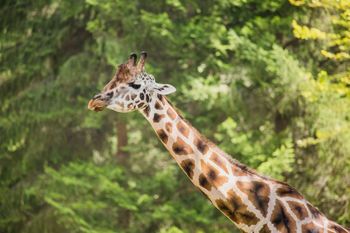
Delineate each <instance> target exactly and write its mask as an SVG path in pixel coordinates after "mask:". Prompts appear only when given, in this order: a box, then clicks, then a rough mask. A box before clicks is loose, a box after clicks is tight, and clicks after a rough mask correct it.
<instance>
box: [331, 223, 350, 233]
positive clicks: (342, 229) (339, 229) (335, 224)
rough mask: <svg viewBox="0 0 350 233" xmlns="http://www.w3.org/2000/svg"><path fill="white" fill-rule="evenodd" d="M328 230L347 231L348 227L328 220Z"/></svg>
mask: <svg viewBox="0 0 350 233" xmlns="http://www.w3.org/2000/svg"><path fill="white" fill-rule="evenodd" d="M328 232H332V233H333V232H336V233H348V232H349V229H348V230H347V229H345V228H344V227H342V226H340V225H339V224H337V223H335V222H329V224H328Z"/></svg>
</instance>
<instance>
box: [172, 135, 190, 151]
mask: <svg viewBox="0 0 350 233" xmlns="http://www.w3.org/2000/svg"><path fill="white" fill-rule="evenodd" d="M172 149H173V151H174V153H175V154H177V155H188V154H193V150H192V148H191V147H190V146H189V145H188V144H187V143H186V142H184V141H183V140H182V139H181V138H179V137H178V138H177V140H176V142H174V144H173V146H172Z"/></svg>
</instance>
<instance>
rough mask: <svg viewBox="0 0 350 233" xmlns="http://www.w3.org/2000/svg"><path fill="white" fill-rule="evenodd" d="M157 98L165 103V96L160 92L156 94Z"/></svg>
mask: <svg viewBox="0 0 350 233" xmlns="http://www.w3.org/2000/svg"><path fill="white" fill-rule="evenodd" d="M157 97H158V99H159V100H160V101H161V102H162V103H163V104H165V98H164V97H163V96H162V95H161V94H157Z"/></svg>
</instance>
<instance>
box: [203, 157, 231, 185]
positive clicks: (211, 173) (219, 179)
mask: <svg viewBox="0 0 350 233" xmlns="http://www.w3.org/2000/svg"><path fill="white" fill-rule="evenodd" d="M201 168H202V171H203V174H204V176H205V177H206V178H207V179H208V181H209V182H210V184H211V185H213V186H215V187H220V186H221V185H223V184H225V183H226V182H227V181H228V178H227V177H226V176H223V175H220V173H219V171H218V170H217V169H216V168H214V167H213V166H211V165H210V164H208V163H206V162H204V160H201Z"/></svg>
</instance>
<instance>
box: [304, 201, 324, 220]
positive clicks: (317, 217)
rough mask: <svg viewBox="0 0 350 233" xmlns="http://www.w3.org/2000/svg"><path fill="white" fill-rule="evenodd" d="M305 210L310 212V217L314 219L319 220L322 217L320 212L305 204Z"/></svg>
mask: <svg viewBox="0 0 350 233" xmlns="http://www.w3.org/2000/svg"><path fill="white" fill-rule="evenodd" d="M307 208H308V209H309V210H310V212H311V215H312V217H313V218H314V219H319V218H320V217H321V216H322V213H321V211H319V210H318V209H317V208H316V207H314V206H312V205H310V204H309V203H307Z"/></svg>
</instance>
